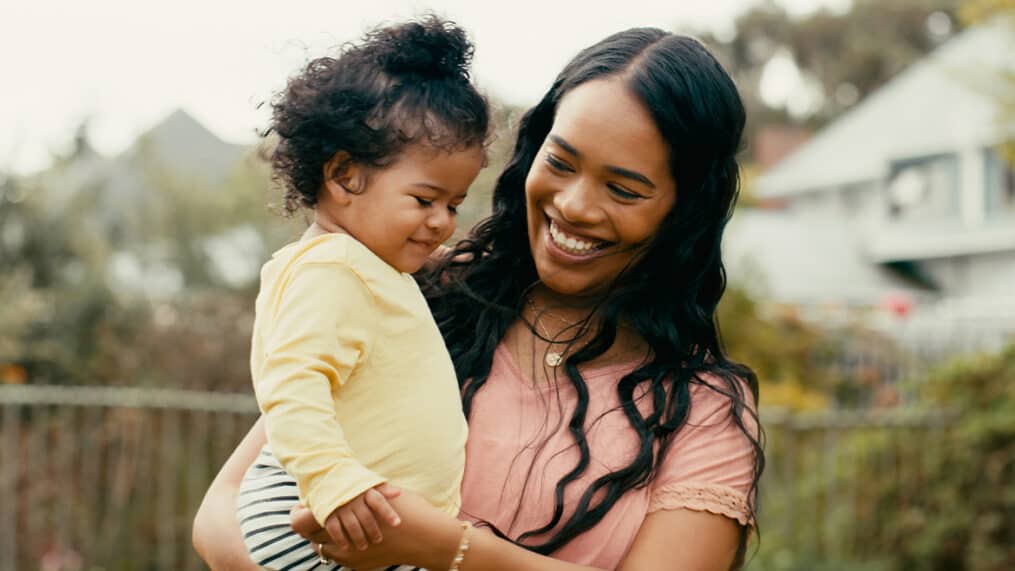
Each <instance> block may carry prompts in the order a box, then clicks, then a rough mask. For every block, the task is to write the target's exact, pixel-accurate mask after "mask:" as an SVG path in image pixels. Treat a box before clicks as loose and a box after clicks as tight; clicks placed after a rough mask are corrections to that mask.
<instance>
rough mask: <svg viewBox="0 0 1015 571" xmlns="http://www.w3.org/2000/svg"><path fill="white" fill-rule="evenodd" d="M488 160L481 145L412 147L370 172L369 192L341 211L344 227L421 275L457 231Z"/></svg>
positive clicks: (386, 257) (379, 252) (383, 256)
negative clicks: (462, 207) (448, 149)
mask: <svg viewBox="0 0 1015 571" xmlns="http://www.w3.org/2000/svg"><path fill="white" fill-rule="evenodd" d="M483 159H484V153H483V149H482V148H481V147H480V146H478V145H477V146H475V147H471V148H469V149H465V150H461V151H454V152H450V153H449V152H445V151H440V150H437V149H434V148H433V147H429V146H427V145H424V144H416V145H411V146H409V147H408V148H406V149H405V151H403V152H402V153H401V154H400V155H399V156H398V158H397V159H395V162H393V163H391V164H390V165H388V166H385V167H381V168H378V169H372V170H371V171H370V173H369V174H368V175H367V178H366V187H365V189H364V190H363V191H362V192H360V193H358V194H354V195H350V196H349V203H348V204H347V205H346V206H344V207H342V208H340V209H339V212H336V214H337V215H338V223H339V224H340V225H341V226H342V228H343V229H345V231H346V232H348V233H349V234H351V235H352V236H353V237H354V238H356V239H357V240H359V241H360V242H361V243H363V245H365V246H366V247H367V248H370V250H371V251H372V252H373V253H375V254H377V256H378V257H379V258H381V259H382V260H384V261H385V262H387V263H388V265H390V266H392V267H394V268H395V269H397V270H398V271H401V272H406V273H412V272H415V271H416V270H418V269H419V268H421V267H422V266H423V263H424V262H426V260H427V258H428V257H429V256H430V254H432V253H433V251H434V250H435V249H437V246H439V245H440V244H441V243H442V242H444V241H445V240H447V239H448V238H450V237H451V234H452V233H454V231H455V216H456V209H457V208H458V206H459V205H460V204H461V203H462V201H463V200H465V194H466V192H467V191H468V190H469V186H470V185H471V184H472V181H473V180H475V178H476V175H478V174H479V170H480V168H482V166H483Z"/></svg>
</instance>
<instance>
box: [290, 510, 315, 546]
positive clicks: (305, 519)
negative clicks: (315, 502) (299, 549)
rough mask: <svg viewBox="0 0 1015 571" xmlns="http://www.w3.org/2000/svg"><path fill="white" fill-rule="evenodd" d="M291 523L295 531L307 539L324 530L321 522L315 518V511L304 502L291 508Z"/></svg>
mask: <svg viewBox="0 0 1015 571" xmlns="http://www.w3.org/2000/svg"><path fill="white" fill-rule="evenodd" d="M289 524H290V525H291V526H292V528H293V531H295V532H296V533H298V534H300V535H301V536H303V537H305V538H307V539H310V538H311V536H313V535H314V534H315V533H318V532H320V531H321V530H322V528H321V526H320V524H318V523H317V520H316V519H314V513H313V512H311V511H310V510H309V509H308V508H306V507H305V506H304V505H303V504H296V505H295V506H293V509H291V510H289Z"/></svg>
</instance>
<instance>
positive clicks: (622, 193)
mask: <svg viewBox="0 0 1015 571" xmlns="http://www.w3.org/2000/svg"><path fill="white" fill-rule="evenodd" d="M606 186H607V187H608V188H609V189H610V192H612V193H613V194H615V195H617V196H619V197H620V198H623V199H624V200H636V199H638V198H645V197H644V196H642V195H640V194H637V193H635V192H631V191H630V190H627V189H626V188H624V187H622V186H618V185H615V184H608V185H606Z"/></svg>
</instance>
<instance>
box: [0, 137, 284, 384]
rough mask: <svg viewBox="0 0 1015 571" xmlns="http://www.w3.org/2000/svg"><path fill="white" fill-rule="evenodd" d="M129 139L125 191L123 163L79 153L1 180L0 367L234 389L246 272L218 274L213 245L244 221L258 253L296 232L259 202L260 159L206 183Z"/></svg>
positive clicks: (242, 346) (72, 377)
mask: <svg viewBox="0 0 1015 571" xmlns="http://www.w3.org/2000/svg"><path fill="white" fill-rule="evenodd" d="M138 148H139V149H140V152H139V153H138V154H137V156H136V158H135V159H133V162H132V163H131V164H130V168H135V167H136V168H139V172H141V173H142V174H143V176H144V181H143V183H142V184H138V185H137V186H136V187H135V188H133V189H132V191H131V192H130V193H128V194H125V195H122V194H121V195H116V194H113V193H111V191H110V190H111V188H114V187H115V185H114V184H113V183H112V182H111V181H112V176H107V175H108V173H110V172H118V171H117V170H116V169H121V170H122V169H123V168H125V167H124V166H123V165H122V164H121V165H113V166H112V167H110V164H108V163H106V162H104V161H103V160H102V159H101V158H99V157H97V156H96V155H94V154H93V153H90V152H89V151H88V150H87V149H84V150H81V149H79V150H78V151H76V152H75V153H74V155H73V156H70V157H64V158H63V159H61V160H58V161H57V163H56V164H55V165H54V166H53V168H51V169H49V170H47V171H45V172H43V173H40V174H38V175H35V176H31V177H20V178H16V177H8V178H7V179H6V181H5V182H4V192H3V194H2V195H0V227H2V228H3V231H2V233H0V238H2V239H0V284H2V285H0V290H2V294H3V300H4V303H3V305H2V309H0V365H4V366H13V367H17V368H18V369H20V370H23V371H24V372H25V375H26V376H27V378H28V379H29V381H30V382H34V383H41V382H49V383H56V384H64V383H71V384H130V385H162V386H175V387H189V388H222V387H223V386H224V385H228V386H229V388H231V389H232V390H243V389H245V388H246V385H245V384H243V383H245V382H246V379H247V378H248V377H249V376H248V374H247V373H246V368H247V365H246V363H247V362H248V359H249V355H248V354H247V352H248V351H249V339H248V338H247V337H248V336H249V330H250V318H249V314H250V313H251V308H252V307H253V296H254V295H255V294H256V287H257V272H256V268H255V270H254V271H253V272H250V271H248V272H247V274H248V275H247V277H246V279H245V280H243V281H241V282H239V283H237V282H236V280H235V279H227V277H226V276H223V275H222V272H221V271H220V269H219V266H220V265H221V261H216V260H215V259H213V256H211V255H210V252H211V250H212V248H211V247H210V246H211V245H212V244H213V243H214V241H215V240H219V241H223V240H224V239H223V236H226V237H229V236H230V235H231V234H230V232H234V231H236V230H237V229H246V230H247V232H246V233H245V235H251V234H252V235H254V236H256V239H255V240H250V239H247V240H246V245H247V246H248V250H249V249H251V248H253V249H254V250H256V251H255V252H252V253H250V252H248V253H249V254H251V256H253V257H256V258H258V259H260V258H264V257H266V255H267V254H270V252H271V251H273V249H274V248H276V247H278V246H280V245H281V244H282V243H284V242H285V241H286V240H288V239H289V238H291V237H292V236H293V234H294V232H295V231H296V228H295V227H294V226H293V225H291V224H286V223H284V222H281V221H280V219H279V218H278V217H277V216H275V214H274V213H272V212H270V211H269V209H267V208H266V207H265V204H266V203H267V202H268V200H269V198H270V197H271V194H270V192H271V191H270V189H269V187H268V178H267V173H266V171H265V168H264V166H263V165H262V164H260V163H259V162H256V161H252V160H245V161H241V162H240V164H238V165H237V167H236V169H235V170H234V171H233V172H231V173H229V174H228V176H226V177H225V179H224V180H221V181H216V182H214V183H213V182H209V181H204V180H198V179H196V178H188V177H185V176H179V175H174V174H173V173H171V172H169V171H168V170H167V169H166V168H164V166H163V165H160V164H158V159H157V157H154V156H152V155H151V154H150V153H146V152H145V151H144V144H143V141H142V142H141V143H140V144H139V146H138ZM93 167H94V168H93ZM225 241H227V242H228V240H225ZM257 263H258V265H259V263H260V262H257ZM226 375H228V376H231V377H235V378H233V379H232V380H231V381H229V382H228V383H226V382H225V381H224V380H223V376H226Z"/></svg>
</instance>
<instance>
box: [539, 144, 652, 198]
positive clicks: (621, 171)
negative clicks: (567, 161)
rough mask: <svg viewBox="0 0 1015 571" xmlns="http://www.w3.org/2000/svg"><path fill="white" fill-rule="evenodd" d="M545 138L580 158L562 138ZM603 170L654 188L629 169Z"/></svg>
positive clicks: (614, 167)
mask: <svg viewBox="0 0 1015 571" xmlns="http://www.w3.org/2000/svg"><path fill="white" fill-rule="evenodd" d="M547 138H548V139H550V141H552V142H553V144H555V145H557V146H558V147H560V148H562V149H564V150H565V151H567V152H568V153H570V154H572V155H574V156H575V158H581V153H579V152H578V149H576V148H574V146H572V145H571V143H568V142H567V141H565V140H564V138H563V137H561V136H560V135H554V134H552V133H551V134H550V135H549V136H547ZM605 168H606V170H608V171H610V172H612V173H613V174H615V175H618V176H622V177H624V178H629V179H631V180H634V181H638V182H640V183H642V184H644V185H647V186H648V187H649V188H653V189H654V188H655V187H656V185H655V184H653V182H652V181H651V180H650V179H649V178H648V177H647V176H645V175H643V174H641V173H640V172H637V171H633V170H631V169H625V168H624V167H618V166H614V165H606V167H605Z"/></svg>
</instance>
